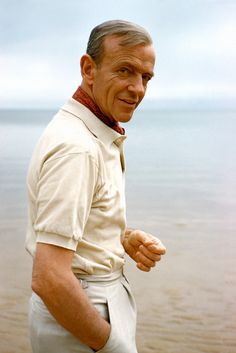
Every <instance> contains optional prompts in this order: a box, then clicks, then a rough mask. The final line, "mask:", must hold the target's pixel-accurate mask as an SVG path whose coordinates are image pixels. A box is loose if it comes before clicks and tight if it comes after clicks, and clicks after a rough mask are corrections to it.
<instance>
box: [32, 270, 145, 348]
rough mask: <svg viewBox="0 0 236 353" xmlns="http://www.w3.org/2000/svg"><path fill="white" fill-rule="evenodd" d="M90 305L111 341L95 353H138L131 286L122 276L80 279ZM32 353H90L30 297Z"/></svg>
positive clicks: (44, 307) (42, 305)
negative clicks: (108, 329)
mask: <svg viewBox="0 0 236 353" xmlns="http://www.w3.org/2000/svg"><path fill="white" fill-rule="evenodd" d="M79 280H80V283H81V285H82V287H83V289H84V290H85V292H86V293H87V295H88V297H89V298H90V300H91V302H92V303H93V305H94V306H95V307H96V309H97V310H98V311H99V313H100V314H101V315H102V317H103V318H104V319H105V320H107V321H108V322H109V323H110V325H111V333H110V337H109V339H108V341H107V343H106V345H105V346H104V347H103V348H102V349H101V350H99V351H98V353H138V352H137V348H136V343H135V332H136V306H135V301H134V298H133V295H132V293H131V290H130V285H129V283H128V281H127V279H126V278H125V277H124V276H123V275H122V273H121V272H119V273H118V272H116V273H113V274H112V275H106V276H84V275H82V276H81V275H80V276H79ZM29 326H30V339H31V345H32V350H33V353H93V352H94V351H93V350H92V349H91V348H90V347H88V346H87V345H85V344H84V343H82V342H81V341H80V340H79V339H77V338H76V337H75V336H73V335H72V334H71V333H70V332H68V331H67V330H65V329H64V328H63V327H62V326H61V325H59V324H58V322H57V321H56V320H55V319H54V317H53V316H52V315H51V314H50V313H49V311H48V309H47V307H46V306H45V304H44V303H43V301H42V300H41V298H40V297H39V296H38V295H36V294H35V293H32V296H31V299H30V308H29Z"/></svg>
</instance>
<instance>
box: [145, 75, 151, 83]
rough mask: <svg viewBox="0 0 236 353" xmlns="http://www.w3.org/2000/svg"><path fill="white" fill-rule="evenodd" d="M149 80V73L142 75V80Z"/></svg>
mask: <svg viewBox="0 0 236 353" xmlns="http://www.w3.org/2000/svg"><path fill="white" fill-rule="evenodd" d="M150 80H151V76H149V75H143V81H145V82H148V81H150Z"/></svg>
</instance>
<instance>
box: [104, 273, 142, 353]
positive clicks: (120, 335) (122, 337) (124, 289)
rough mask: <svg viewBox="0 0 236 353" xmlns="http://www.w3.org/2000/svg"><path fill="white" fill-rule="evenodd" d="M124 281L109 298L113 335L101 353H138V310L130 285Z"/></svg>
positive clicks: (113, 290)
mask: <svg viewBox="0 0 236 353" xmlns="http://www.w3.org/2000/svg"><path fill="white" fill-rule="evenodd" d="M123 280H124V281H125V279H122V281H121V282H119V284H118V285H117V286H116V287H114V288H112V293H111V295H108V297H107V306H108V313H109V321H110V325H111V333H110V337H109V339H108V341H107V343H106V345H105V346H104V347H103V348H102V349H101V350H100V351H98V352H99V353H137V348H136V343H135V333H136V308H135V303H134V299H133V296H132V293H131V291H130V288H129V285H128V283H127V282H126V283H127V285H126V283H125V284H123Z"/></svg>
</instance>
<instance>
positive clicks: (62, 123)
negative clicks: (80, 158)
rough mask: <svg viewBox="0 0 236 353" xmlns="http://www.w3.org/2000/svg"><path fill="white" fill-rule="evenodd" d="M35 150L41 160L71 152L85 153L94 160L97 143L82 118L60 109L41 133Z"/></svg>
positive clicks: (97, 150)
mask: <svg viewBox="0 0 236 353" xmlns="http://www.w3.org/2000/svg"><path fill="white" fill-rule="evenodd" d="M37 151H38V153H40V155H41V159H43V162H46V161H49V160H52V159H55V158H60V157H66V156H69V155H72V154H86V155H88V156H90V157H92V159H94V160H95V161H96V160H97V159H98V155H99V144H98V141H97V138H96V137H95V136H94V135H93V134H92V133H91V131H89V130H88V128H87V127H86V125H85V124H84V123H83V121H82V120H80V119H79V118H78V117H76V116H74V115H72V114H70V113H68V112H66V111H63V110H60V111H59V112H58V113H57V114H56V115H55V116H54V118H53V119H52V121H51V122H50V123H49V125H48V126H47V127H46V129H45V131H44V133H43V134H42V136H41V138H40V140H39V143H38V146H37ZM36 153H37V152H36Z"/></svg>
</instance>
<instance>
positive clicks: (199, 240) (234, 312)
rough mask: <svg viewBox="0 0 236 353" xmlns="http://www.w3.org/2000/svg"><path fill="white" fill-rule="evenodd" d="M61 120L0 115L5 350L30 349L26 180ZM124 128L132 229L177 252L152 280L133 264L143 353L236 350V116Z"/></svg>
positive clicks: (177, 115)
mask: <svg viewBox="0 0 236 353" xmlns="http://www.w3.org/2000/svg"><path fill="white" fill-rule="evenodd" d="M52 114H53V112H49V111H48V112H45V111H26V112H25V111H0V182H1V184H0V185H1V190H0V197H1V209H0V221H1V223H0V239H1V244H2V247H1V256H0V268H1V269H4V270H1V271H0V280H1V283H3V284H4V286H0V295H1V299H0V308H1V314H0V348H1V352H2V353H7V352H13V351H14V352H28V351H29V346H28V343H27V342H28V341H27V336H26V330H27V318H26V311H27V304H26V303H27V299H28V295H29V291H30V288H29V283H30V268H31V263H30V260H29V259H28V257H27V255H26V254H25V252H24V249H23V242H24V230H25V225H26V190H25V177H26V171H27V166H28V163H29V159H30V156H31V153H32V150H33V146H34V145H35V142H36V141H37V139H38V137H39V136H40V134H41V132H42V130H43V129H44V127H45V125H46V123H47V121H49V120H50V118H51V116H52ZM125 127H126V131H127V134H128V139H127V140H126V143H125V151H126V162H127V172H126V173H127V176H126V190H127V217H128V223H129V225H130V226H131V227H135V228H141V229H144V230H146V231H148V232H150V233H153V234H155V235H157V236H159V237H160V238H161V239H162V240H163V242H164V243H165V245H166V246H167V248H168V253H167V255H166V257H165V259H163V261H162V262H161V263H160V266H159V268H158V269H155V270H153V271H152V272H151V273H149V274H143V273H140V272H137V271H136V270H135V269H134V266H133V265H132V264H131V263H129V261H128V265H127V272H128V274H129V277H130V280H131V282H132V286H133V289H134V294H135V296H136V300H137V304H138V308H139V321H138V345H139V347H140V353H172V352H173V353H180V352H181V353H204V352H209V353H235V352H236V337H235V332H236V322H235V317H236V276H235V275H236V266H235V258H236V257H235V255H236V254H235V252H236V251H235V249H236V237H235V233H236V219H235V211H236V163H235V155H236V141H235V133H236V113H235V112H194V111H193V112H191V111H182V112H180V111H178V112H174V111H172V112H170V111H158V110H157V111H138V112H137V113H136V116H135V118H134V119H133V121H132V122H131V123H130V124H128V125H127V126H125ZM9 259H10V260H9ZM16 261H18V262H17V276H16V274H15V268H16ZM9 332H11V333H9ZM9 340H10V342H11V348H10V349H9Z"/></svg>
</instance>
